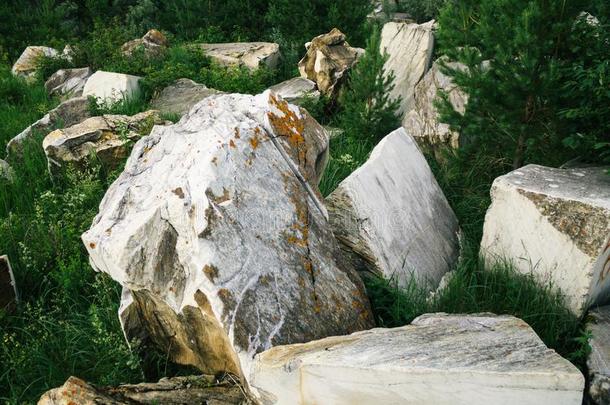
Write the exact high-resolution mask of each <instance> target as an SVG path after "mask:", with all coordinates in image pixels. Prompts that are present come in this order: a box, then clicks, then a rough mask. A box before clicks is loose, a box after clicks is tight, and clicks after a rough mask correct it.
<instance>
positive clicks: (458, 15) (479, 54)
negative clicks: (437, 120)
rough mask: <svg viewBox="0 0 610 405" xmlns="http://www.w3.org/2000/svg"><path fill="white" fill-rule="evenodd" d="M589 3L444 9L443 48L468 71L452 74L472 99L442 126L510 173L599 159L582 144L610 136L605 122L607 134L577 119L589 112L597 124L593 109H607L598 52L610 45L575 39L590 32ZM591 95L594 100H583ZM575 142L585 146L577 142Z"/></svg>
mask: <svg viewBox="0 0 610 405" xmlns="http://www.w3.org/2000/svg"><path fill="white" fill-rule="evenodd" d="M587 4H588V2H587V1H585V0H581V1H573V2H565V1H563V0H551V1H534V0H520V1H518V2H517V3H515V2H514V1H509V0H483V1H479V0H476V1H475V0H465V1H461V2H457V3H455V4H450V5H448V6H447V7H445V8H444V10H443V12H442V14H441V17H440V25H441V29H440V31H439V34H438V37H439V42H440V44H441V45H442V47H443V49H442V50H443V52H444V53H445V54H447V55H448V56H449V57H450V58H451V59H453V60H458V61H460V62H462V63H464V64H465V65H466V66H467V67H468V69H467V70H466V71H459V70H451V69H448V72H449V73H450V74H451V75H452V76H453V78H454V81H455V82H456V83H457V84H458V85H459V86H460V87H461V88H462V89H464V90H465V91H466V92H467V93H468V94H469V96H470V99H469V103H468V107H467V110H466V114H464V115H463V116H462V115H460V114H459V113H456V112H453V111H452V110H451V108H450V106H449V105H448V104H447V103H445V105H444V108H443V109H442V111H443V120H444V121H445V122H448V123H450V124H452V125H453V127H454V128H456V129H457V130H458V131H459V132H460V134H461V136H462V137H463V139H465V140H466V141H467V142H468V144H469V148H467V149H470V150H471V151H472V152H473V153H481V154H485V155H487V156H490V157H497V158H498V159H502V163H501V164H502V165H503V166H504V167H505V169H508V168H510V167H512V168H517V167H520V166H521V165H523V164H524V163H527V162H536V163H541V164H547V165H559V164H561V163H563V162H565V161H566V160H569V159H571V158H574V157H575V156H578V155H588V156H589V157H592V156H593V155H595V153H587V152H591V149H590V148H589V149H588V151H587V150H584V151H583V150H582V146H583V145H589V146H590V145H591V144H592V143H598V142H600V141H601V139H600V137H601V136H607V135H608V132H607V129H606V128H607V122H606V123H605V124H603V125H606V127H605V128H603V125H602V129H601V131H600V130H599V129H600V128H597V130H596V129H592V128H590V127H589V128H587V126H586V125H584V123H583V120H582V119H580V117H578V115H579V114H580V115H581V114H588V113H589V112H590V113H591V114H594V115H595V116H596V119H597V117H598V115H597V113H595V111H597V110H598V109H600V110H601V109H602V108H606V105H607V97H608V93H607V77H606V75H607V66H606V67H604V64H607V60H608V54H607V52H606V53H605V54H604V53H603V51H602V52H599V51H598V49H601V48H600V47H606V46H607V45H604V44H603V43H600V42H599V41H600V40H601V38H600V37H595V35H592V34H590V33H587V34H583V35H581V34H577V32H579V31H580V30H585V31H587V30H590V29H592V28H591V27H590V26H588V28H585V27H584V26H583V25H582V24H576V22H577V17H578V15H579V13H580V12H581V11H582V10H583V9H585V8H586V6H587ZM575 38H580V39H579V40H578V41H577V42H579V41H581V40H585V38H586V42H580V45H581V46H582V47H586V48H590V49H591V54H589V53H588V52H584V53H583V52H579V51H578V50H577V49H576V48H575V44H574V43H573V41H574V39H575ZM604 60H605V62H604ZM483 61H488V62H486V63H488V65H482V63H483ZM578 66H581V67H582V69H584V71H583V70H582V69H580V68H579V67H578ZM579 75H584V76H587V77H588V80H585V81H584V82H582V81H581V80H579V79H578V77H579ZM570 77H571V78H572V80H570ZM581 77H582V76H581ZM570 86H572V87H570ZM589 92H593V93H596V94H595V95H594V94H590V95H588V96H585V94H587V93H589ZM583 96H584V98H586V99H588V100H587V101H585V100H582V97H583ZM575 97H576V98H578V99H577V100H574V98H575ZM598 103H600V104H598ZM570 106H576V109H575V110H573V109H571V108H570ZM600 118H602V117H600ZM575 132H576V133H575ZM577 134H580V135H577ZM574 136H579V137H580V136H581V137H582V139H586V140H587V141H586V142H581V143H578V142H575V141H574V140H573V139H574ZM571 140H572V141H571ZM579 148H580V149H581V150H578V149H579ZM586 148H587V146H584V149H586Z"/></svg>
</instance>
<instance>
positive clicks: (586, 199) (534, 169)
mask: <svg viewBox="0 0 610 405" xmlns="http://www.w3.org/2000/svg"><path fill="white" fill-rule="evenodd" d="M491 198H492V204H491V207H490V208H489V210H488V211H487V216H486V217H485V226H484V231H483V232H484V235H483V240H482V242H481V251H482V253H483V254H484V255H485V256H486V258H487V260H488V261H489V262H492V263H493V262H496V261H504V260H508V261H511V262H512V263H513V264H514V266H515V268H516V269H517V270H518V271H520V272H522V273H530V272H532V273H533V274H534V275H535V276H536V277H537V278H538V279H539V280H540V281H541V282H543V283H547V282H552V284H553V286H554V287H556V288H559V289H560V290H561V291H562V292H563V293H564V294H565V295H566V297H567V299H568V303H569V305H570V308H571V309H572V310H573V311H574V313H576V314H582V313H583V311H584V310H586V309H587V307H588V305H589V304H593V303H599V304H602V303H604V302H605V301H606V300H607V299H608V297H610V274H609V273H610V240H609V237H610V177H609V176H608V175H607V174H606V173H605V170H604V169H602V168H597V169H591V168H590V169H569V170H567V169H552V168H548V167H544V166H538V165H528V166H525V167H522V168H520V169H518V170H515V171H513V172H511V173H509V174H507V175H505V176H501V177H498V178H497V179H496V180H495V181H494V184H493V187H492V189H491Z"/></svg>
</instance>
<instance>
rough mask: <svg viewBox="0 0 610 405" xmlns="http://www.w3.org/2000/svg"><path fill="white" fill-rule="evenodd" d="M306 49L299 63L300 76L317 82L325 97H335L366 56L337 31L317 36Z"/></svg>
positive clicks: (333, 30) (334, 29) (335, 29)
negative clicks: (356, 65)
mask: <svg viewBox="0 0 610 405" xmlns="http://www.w3.org/2000/svg"><path fill="white" fill-rule="evenodd" d="M305 47H306V48H307V53H306V54H305V56H304V57H303V58H302V59H301V60H300V61H299V73H300V74H301V77H303V78H305V79H309V80H311V81H313V82H315V83H316V85H317V86H318V90H319V91H320V92H321V93H322V94H325V95H329V96H333V97H334V96H336V95H337V94H338V93H339V89H340V86H341V84H342V83H343V82H344V81H345V78H346V77H347V72H348V71H349V70H350V69H351V68H352V66H354V65H355V64H356V62H357V61H358V59H359V58H360V56H362V55H363V54H364V50H363V49H361V48H353V47H351V46H350V45H349V44H348V43H347V41H346V36H345V34H343V33H342V32H341V31H339V30H338V29H337V28H333V29H332V30H331V31H330V32H329V33H327V34H322V35H318V36H317V37H315V38H314V39H312V40H311V42H308V43H307V44H306V45H305Z"/></svg>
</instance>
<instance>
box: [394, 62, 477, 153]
mask: <svg viewBox="0 0 610 405" xmlns="http://www.w3.org/2000/svg"><path fill="white" fill-rule="evenodd" d="M443 63H447V66H448V67H449V68H452V69H464V68H465V66H464V65H462V64H460V63H451V62H447V61H446V59H445V58H442V59H439V60H437V61H435V62H434V64H433V65H432V68H430V70H429V71H428V73H426V75H425V76H424V78H423V79H422V80H421V81H420V82H419V83H418V84H417V85H416V86H415V93H414V104H413V109H412V110H411V111H409V112H408V113H407V114H406V116H405V119H404V121H403V126H404V127H405V129H406V130H407V132H408V133H409V134H410V135H412V136H413V138H415V140H416V141H417V143H418V144H419V145H420V146H421V147H422V148H425V149H429V150H431V151H433V152H437V151H439V152H440V150H441V149H442V148H444V147H450V148H454V149H457V148H458V147H459V146H460V139H459V134H458V133H457V132H455V131H452V130H451V129H450V128H449V125H448V124H445V123H442V122H440V115H439V112H438V110H437V108H436V106H435V105H434V104H435V101H436V100H437V99H438V98H439V97H440V92H443V93H445V94H446V95H447V97H448V99H449V102H450V103H451V105H452V106H453V109H454V110H455V111H457V112H459V113H461V114H464V112H465V110H466V104H467V102H468V95H467V94H466V93H464V92H463V91H462V90H460V89H459V88H458V87H457V86H456V85H455V84H454V83H453V80H452V79H451V77H449V76H447V75H446V74H444V73H443V72H442V71H441V66H442V64H443Z"/></svg>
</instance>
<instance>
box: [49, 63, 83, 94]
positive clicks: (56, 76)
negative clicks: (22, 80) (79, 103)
mask: <svg viewBox="0 0 610 405" xmlns="http://www.w3.org/2000/svg"><path fill="white" fill-rule="evenodd" d="M92 74H93V71H92V70H91V68H88V67H85V68H80V69H60V70H58V71H57V72H55V73H53V74H52V75H51V77H49V79H48V80H47V81H46V82H45V84H44V88H45V89H46V90H47V93H48V94H49V95H51V96H59V97H61V98H62V99H64V100H67V99H69V98H72V97H80V96H82V95H83V88H84V87H85V83H86V82H87V79H88V78H89V76H91V75H92Z"/></svg>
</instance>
